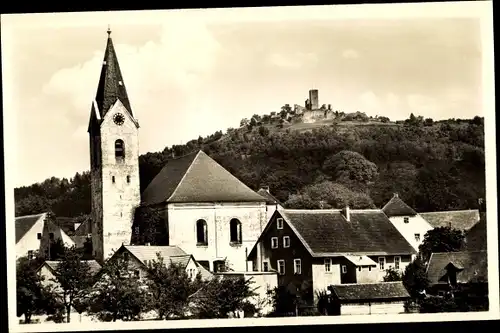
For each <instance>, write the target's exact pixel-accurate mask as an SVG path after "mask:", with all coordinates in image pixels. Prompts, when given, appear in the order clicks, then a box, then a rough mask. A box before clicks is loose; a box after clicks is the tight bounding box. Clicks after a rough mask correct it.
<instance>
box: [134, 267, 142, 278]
mask: <svg viewBox="0 0 500 333" xmlns="http://www.w3.org/2000/svg"><path fill="white" fill-rule="evenodd" d="M134 275H135V277H136V278H140V277H141V273H140V272H139V270H138V269H136V270H135V271H134Z"/></svg>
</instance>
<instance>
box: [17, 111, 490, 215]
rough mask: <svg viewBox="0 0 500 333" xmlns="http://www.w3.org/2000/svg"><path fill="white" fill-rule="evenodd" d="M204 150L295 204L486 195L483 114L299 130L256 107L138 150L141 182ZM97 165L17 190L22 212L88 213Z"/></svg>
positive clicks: (462, 199)
mask: <svg viewBox="0 0 500 333" xmlns="http://www.w3.org/2000/svg"><path fill="white" fill-rule="evenodd" d="M199 149H203V150H204V151H205V152H206V153H207V154H208V155H209V156H211V157H212V158H214V159H215V160H216V161H217V162H218V163H220V164H221V165H222V166H223V167H225V168H226V169H227V170H228V171H229V172H231V173H232V174H233V175H235V176H236V177H237V178H239V179H240V180H241V181H243V182H244V183H245V184H247V185H248V186H249V187H251V188H252V189H254V190H258V189H259V188H260V187H262V186H269V188H270V191H271V193H272V194H273V195H274V196H275V197H276V198H278V199H279V200H280V201H282V203H284V204H285V206H287V207H290V208H329V207H333V208H341V207H343V206H344V205H346V204H348V205H349V206H350V207H352V208H375V207H379V208H381V207H383V205H384V204H385V203H386V202H387V201H388V200H389V199H390V198H391V197H392V195H393V193H398V194H399V196H400V197H401V198H402V199H403V200H404V201H405V202H406V203H407V204H409V205H410V206H412V207H414V208H415V209H416V210H417V211H418V212H427V211H444V210H458V209H475V208H476V207H477V200H478V198H484V196H485V154H484V118H481V117H475V118H474V119H466V120H463V119H449V120H444V121H432V119H425V120H424V119H423V118H422V117H415V116H414V115H413V114H412V115H411V116H410V117H409V118H408V119H407V120H406V121H402V122H397V123H393V122H387V121H384V122H383V124H382V123H378V124H377V123H373V124H369V123H366V124H361V123H360V124H358V125H356V124H351V126H345V125H342V124H339V123H335V122H333V123H329V124H325V126H316V127H314V128H310V129H306V130H304V128H301V129H297V128H295V127H294V126H293V125H290V126H284V125H283V121H282V122H280V123H279V124H278V125H276V126H274V125H272V124H269V123H266V121H265V120H264V119H263V118H261V117H258V116H254V117H253V118H252V120H251V121H249V122H243V121H242V126H241V127H240V128H238V129H228V130H227V132H226V133H222V131H218V132H216V133H214V134H213V135H210V136H208V137H206V138H202V137H199V138H198V139H194V140H191V141H189V142H187V143H186V144H184V145H174V146H172V147H166V148H165V149H164V150H163V151H162V152H154V153H147V154H144V155H141V156H140V157H139V165H140V181H141V191H143V190H144V189H145V188H146V186H147V185H148V184H149V183H150V181H151V180H152V179H153V178H154V177H155V176H156V174H157V173H158V172H159V171H160V170H161V168H162V167H163V166H164V164H165V162H166V161H167V160H168V159H171V158H175V157H178V156H181V155H184V154H187V153H190V152H194V151H197V150H199ZM90 201H91V200H90V173H89V172H88V171H85V172H83V173H76V174H75V176H74V177H73V178H71V179H66V178H62V179H61V178H57V177H55V176H54V177H52V178H49V179H46V180H45V181H43V182H41V183H36V184H33V185H30V186H24V187H20V188H16V189H15V204H16V207H15V208H16V216H22V215H29V214H35V213H40V212H45V211H52V212H53V213H54V214H55V215H56V216H62V217H86V216H88V214H89V213H90V209H91V208H90Z"/></svg>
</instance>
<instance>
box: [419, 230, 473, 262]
mask: <svg viewBox="0 0 500 333" xmlns="http://www.w3.org/2000/svg"><path fill="white" fill-rule="evenodd" d="M464 248H465V235H464V233H463V232H462V231H461V230H456V229H452V228H450V227H438V228H434V229H432V230H429V231H428V232H427V233H426V234H425V236H424V240H423V242H422V244H420V246H419V247H418V250H419V253H420V255H421V256H422V258H423V260H424V261H425V262H427V261H429V258H430V256H431V254H432V253H433V252H458V251H461V250H463V249H464Z"/></svg>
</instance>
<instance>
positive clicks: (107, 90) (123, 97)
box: [95, 30, 133, 118]
mask: <svg viewBox="0 0 500 333" xmlns="http://www.w3.org/2000/svg"><path fill="white" fill-rule="evenodd" d="M117 99H119V100H120V101H121V102H122V104H123V106H125V108H126V109H127V111H128V112H130V115H131V116H132V117H133V113H132V108H131V107H130V102H129V99H128V94H127V89H126V88H125V82H124V81H123V76H122V73H121V70H120V65H119V63H118V57H117V56H116V52H115V48H114V46H113V40H112V39H111V31H109V30H108V40H107V44H106V50H105V51H104V59H103V63H102V69H101V76H100V78H99V85H98V88H97V93H96V97H95V101H96V103H97V107H98V110H97V111H98V112H100V116H101V118H104V115H105V114H106V113H107V112H108V111H109V109H110V108H111V106H113V105H114V104H115V103H116V101H117Z"/></svg>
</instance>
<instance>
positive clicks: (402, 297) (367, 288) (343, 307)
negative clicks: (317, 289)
mask: <svg viewBox="0 0 500 333" xmlns="http://www.w3.org/2000/svg"><path fill="white" fill-rule="evenodd" d="M328 290H329V294H330V295H329V297H328V298H327V299H328V303H327V304H326V305H327V308H326V310H327V314H328V315H334V316H335V315H337V316H338V315H371V314H399V313H404V312H405V302H406V301H408V300H409V299H410V294H409V293H408V291H407V290H406V288H405V287H404V286H403V283H402V282H401V281H395V282H382V283H364V284H359V283H356V284H340V285H332V286H330V287H329V288H328Z"/></svg>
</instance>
